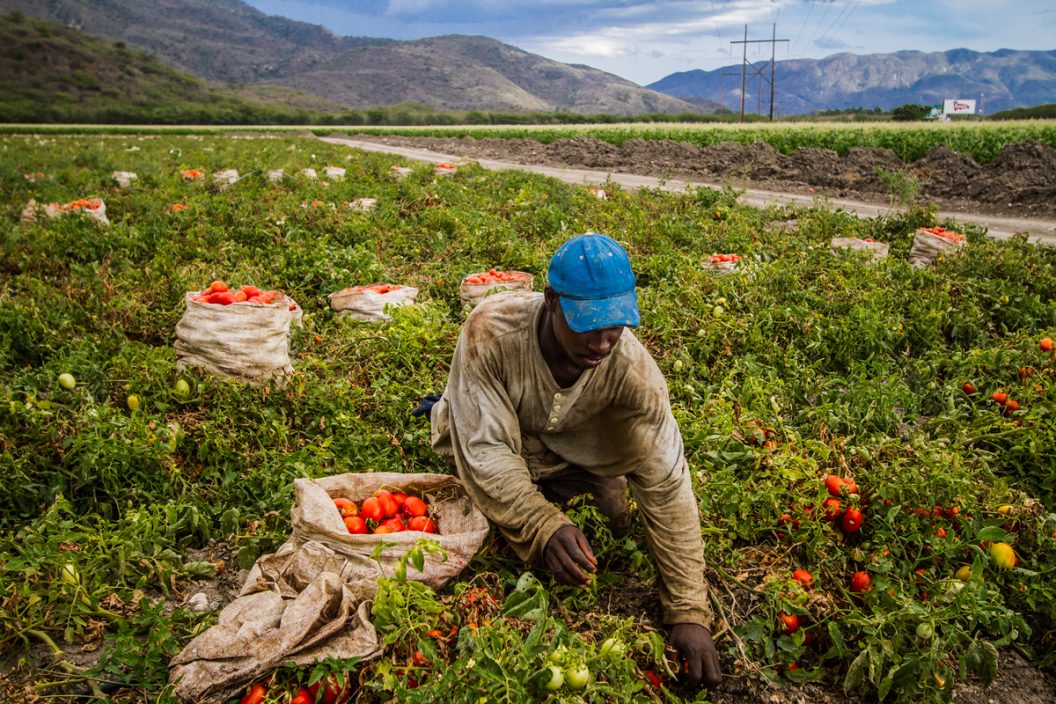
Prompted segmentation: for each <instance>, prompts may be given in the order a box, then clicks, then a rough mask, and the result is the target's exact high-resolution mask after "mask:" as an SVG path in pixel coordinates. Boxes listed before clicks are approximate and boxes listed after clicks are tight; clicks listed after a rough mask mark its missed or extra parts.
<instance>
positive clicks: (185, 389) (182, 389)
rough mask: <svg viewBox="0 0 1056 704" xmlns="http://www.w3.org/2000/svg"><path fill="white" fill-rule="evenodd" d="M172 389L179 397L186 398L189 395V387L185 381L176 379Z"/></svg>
mask: <svg viewBox="0 0 1056 704" xmlns="http://www.w3.org/2000/svg"><path fill="white" fill-rule="evenodd" d="M172 388H173V390H174V391H175V392H176V393H178V394H179V395H180V396H186V395H187V394H189V393H191V385H190V384H188V383H187V380H186V379H177V380H176V385H175V386H173V387H172Z"/></svg>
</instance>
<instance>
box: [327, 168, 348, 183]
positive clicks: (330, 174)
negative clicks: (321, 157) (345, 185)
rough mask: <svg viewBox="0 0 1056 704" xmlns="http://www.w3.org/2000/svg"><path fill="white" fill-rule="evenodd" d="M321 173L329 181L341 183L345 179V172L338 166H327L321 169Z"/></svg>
mask: <svg viewBox="0 0 1056 704" xmlns="http://www.w3.org/2000/svg"><path fill="white" fill-rule="evenodd" d="M323 173H324V174H326V177H327V178H328V179H330V180H331V181H341V180H342V179H344V178H345V170H344V169H343V168H341V167H340V166H327V167H326V168H324V169H323Z"/></svg>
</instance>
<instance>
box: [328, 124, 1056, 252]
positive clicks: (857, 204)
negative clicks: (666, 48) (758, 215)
mask: <svg viewBox="0 0 1056 704" xmlns="http://www.w3.org/2000/svg"><path fill="white" fill-rule="evenodd" d="M321 139H322V140H323V141H325V142H330V143H331V144H343V145H346V146H349V147H354V148H356V149H362V150H364V151H374V152H385V153H388V154H398V155H400V156H403V157H405V158H407V159H411V160H414V161H425V162H430V163H441V162H455V161H458V160H464V159H466V158H471V159H473V160H475V161H477V162H479V163H480V165H481V166H483V167H484V168H486V169H492V170H496V171H501V170H506V169H523V170H527V171H532V172H534V173H539V174H543V175H545V176H552V177H554V178H557V179H560V180H562V181H564V182H566V183H572V184H591V185H601V184H604V183H605V181H607V180H611V181H613V182H615V183H618V184H620V185H621V186H622V187H624V188H627V189H630V190H635V189H638V188H656V189H661V190H665V191H673V192H682V191H685V190H686V189H687V188H694V187H699V186H707V187H711V188H721V187H722V186H723V181H725V182H726V183H730V182H731V180H730V179H720V180H719V181H714V180H698V179H697V178H663V177H658V176H647V175H638V174H634V173H625V172H624V171H623V170H611V169H606V170H600V169H593V168H572V167H567V166H556V165H553V164H548V163H546V162H552V161H553V160H554V155H553V154H551V153H550V151H553V150H549V151H547V152H546V153H542V152H540V151H538V150H533V149H525V148H524V145H520V144H517V145H513V144H511V149H510V152H511V153H512V154H513V156H514V157H517V158H515V159H514V160H507V159H494V158H490V157H487V156H483V154H491V153H494V152H495V151H496V150H497V149H500V148H501V145H495V144H493V143H492V142H495V141H496V140H486V142H487V143H486V144H482V145H479V147H481V148H475V147H477V146H478V145H474V144H473V143H472V142H468V141H467V140H446V142H443V143H442V144H440V145H439V146H448V147H455V148H456V149H449V150H447V151H445V152H440V151H432V150H429V149H425V148H422V146H417V145H423V146H436V142H437V141H439V140H432V139H429V138H414V137H380V138H379V137H367V136H364V135H358V136H357V137H355V138H351V137H322V138H321ZM513 141H515V142H518V143H519V142H524V141H527V140H513ZM569 141H576V140H569ZM639 141H641V140H639ZM536 144H537V143H536ZM736 146H737V147H739V146H740V145H736ZM752 146H753V147H754V146H755V145H752ZM550 147H554V145H550ZM543 148H544V147H543V145H539V149H543ZM658 148H661V147H658ZM662 148H665V149H667V148H668V147H667V146H666V145H664V146H662ZM639 149H640V147H639ZM744 149H745V150H747V151H748V152H751V151H752V147H748V148H744ZM579 151H580V150H573V152H574V153H573V154H572V157H573V158H571V159H570V161H584V160H586V159H584V158H583V157H582V155H581V154H580V153H579ZM755 151H759V149H755ZM800 151H804V150H800ZM814 151H819V150H814ZM764 156H765V157H766V158H770V157H772V156H773V155H771V154H769V153H766V154H765V155H764ZM533 157H535V158H533ZM802 158H813V157H810V156H809V155H808V156H806V157H801V159H802ZM818 158H821V157H818ZM859 158H861V157H859ZM536 161H538V162H541V163H535V162H536ZM644 161H645V163H647V164H649V163H652V164H653V165H652V166H647V167H646V168H645V169H644V170H646V171H656V168H657V167H656V163H657V162H656V160H654V161H653V162H649V161H648V160H644ZM922 161H923V160H922ZM636 163H641V162H637V160H636ZM665 163H667V162H665ZM918 164H919V162H918ZM618 168H620V169H629V168H632V167H618ZM918 168H922V167H918ZM771 171H773V169H771ZM1048 178H1050V179H1051V176H1049V177H1048ZM733 181H734V185H735V186H736V187H738V189H742V190H743V194H742V195H741V202H743V203H745V204H748V205H753V206H757V207H765V206H770V205H779V206H780V205H789V204H791V205H797V206H800V207H809V206H811V205H813V204H814V203H815V202H816V200H817V197H818V194H817V193H813V194H812V193H810V192H807V189H806V188H802V189H800V191H799V192H794V191H791V190H763V189H758V188H751V187H743V186H741V185H740V184H739V183H736V180H735V179H734V180H733ZM826 202H827V204H828V205H830V206H831V207H833V208H842V209H843V210H845V211H847V212H850V213H855V214H856V215H858V216H860V217H865V218H872V217H877V216H879V215H884V214H887V213H891V212H893V211H898V210H901V209H902V208H900V207H899V206H890V205H887V204H886V203H884V201H883V199H882V198H877V197H874V198H868V199H865V198H862V199H859V198H854V199H849V198H840V197H827V198H826ZM974 205H976V206H984V205H985V204H981V203H975V204H974ZM999 209H1003V210H1015V209H1016V208H1012V207H1011V206H1008V207H1004V208H999ZM1032 209H1033V208H1032V207H1030V208H1028V207H1027V206H1022V207H1021V208H1018V210H1032ZM1042 211H1043V212H1046V213H1047V207H1042ZM939 217H940V218H942V219H945V218H951V219H953V220H955V221H957V222H961V223H970V224H974V225H978V226H980V227H985V228H986V229H987V231H988V232H989V234H990V236H991V237H994V238H995V239H999V240H1004V239H1008V238H1010V237H1012V236H1013V235H1015V234H1017V233H1021V232H1025V233H1027V235H1028V237H1029V238H1030V239H1031V240H1032V241H1035V242H1039V243H1042V244H1050V245H1056V219H1052V218H1048V217H1017V216H1015V215H1014V214H1004V215H1002V214H996V215H991V214H985V213H979V212H966V211H963V210H949V209H943V210H940V212H939Z"/></svg>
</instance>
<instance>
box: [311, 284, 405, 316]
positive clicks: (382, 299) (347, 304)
mask: <svg viewBox="0 0 1056 704" xmlns="http://www.w3.org/2000/svg"><path fill="white" fill-rule="evenodd" d="M417 296H418V289H416V288H415V287H414V286H401V287H400V288H398V289H396V290H394V291H389V292H388V293H377V292H375V291H371V290H370V289H369V288H367V287H365V286H353V287H351V288H346V289H343V290H341V291H335V292H334V293H331V294H330V295H329V296H327V298H329V299H330V307H331V308H333V310H334V312H335V313H337V314H338V315H342V316H348V317H350V318H353V319H354V320H363V321H365V322H368V323H382V322H385V321H387V320H392V315H391V314H390V313H389V312H387V311H388V310H391V309H392V308H399V307H401V306H409V305H411V304H413V303H414V299H415V298H416V297H417Z"/></svg>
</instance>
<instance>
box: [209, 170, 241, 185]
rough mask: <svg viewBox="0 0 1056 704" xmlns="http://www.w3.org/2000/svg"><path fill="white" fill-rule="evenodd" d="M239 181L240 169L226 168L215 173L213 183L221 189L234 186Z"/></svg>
mask: <svg viewBox="0 0 1056 704" xmlns="http://www.w3.org/2000/svg"><path fill="white" fill-rule="evenodd" d="M237 182H238V169H225V170H223V171H217V172H216V173H215V174H213V183H214V184H216V185H217V186H219V187H220V188H221V189H223V188H227V187H228V186H233V185H234V184H235V183H237Z"/></svg>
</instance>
